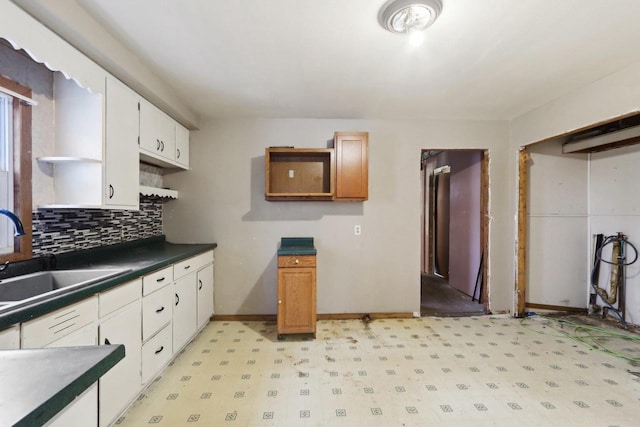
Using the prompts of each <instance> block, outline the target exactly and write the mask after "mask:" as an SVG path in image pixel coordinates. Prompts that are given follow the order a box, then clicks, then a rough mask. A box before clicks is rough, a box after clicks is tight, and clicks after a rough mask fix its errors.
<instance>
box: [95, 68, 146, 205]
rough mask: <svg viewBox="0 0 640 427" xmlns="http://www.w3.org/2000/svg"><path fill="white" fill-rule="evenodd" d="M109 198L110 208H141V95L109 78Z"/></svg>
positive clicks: (106, 202)
mask: <svg viewBox="0 0 640 427" xmlns="http://www.w3.org/2000/svg"><path fill="white" fill-rule="evenodd" d="M106 105H107V108H106V111H107V112H106V146H105V153H106V155H105V165H104V169H105V197H104V204H105V205H107V206H110V207H116V206H117V207H121V208H132V209H137V208H138V194H139V190H138V183H139V181H140V179H139V153H138V135H139V134H140V129H139V118H138V96H137V95H136V94H135V93H134V92H133V91H132V90H130V89H129V88H128V87H126V86H125V85H123V84H122V83H120V82H119V81H117V80H115V79H113V78H107V96H106Z"/></svg>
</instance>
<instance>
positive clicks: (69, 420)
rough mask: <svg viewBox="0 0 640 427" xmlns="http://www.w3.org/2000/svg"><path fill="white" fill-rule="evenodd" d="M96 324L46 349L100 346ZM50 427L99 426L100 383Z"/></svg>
mask: <svg viewBox="0 0 640 427" xmlns="http://www.w3.org/2000/svg"><path fill="white" fill-rule="evenodd" d="M97 329H98V328H97V324H96V323H95V322H93V323H90V324H88V325H86V326H84V327H81V328H80V329H76V330H75V331H73V332H71V333H69V334H67V335H65V336H63V337H60V338H59V339H57V340H56V341H54V342H52V343H49V344H48V345H47V346H46V347H48V348H52V347H75V346H86V345H96V344H98V333H97V332H98V331H97ZM46 425H47V426H49V427H86V426H97V425H98V383H97V382H96V383H94V384H93V385H92V386H91V387H90V388H89V389H87V390H85V392H84V393H82V394H81V395H80V396H78V397H77V398H76V400H74V401H73V402H72V403H70V404H69V405H67V407H66V408H64V409H63V410H62V411H60V412H59V413H58V414H57V415H56V416H55V417H53V418H52V419H51V420H49V422H48V423H47V424H46Z"/></svg>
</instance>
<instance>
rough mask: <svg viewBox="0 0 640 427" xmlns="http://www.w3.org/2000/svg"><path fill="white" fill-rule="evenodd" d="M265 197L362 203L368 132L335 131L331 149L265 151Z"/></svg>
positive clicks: (365, 195) (365, 192) (365, 193)
mask: <svg viewBox="0 0 640 427" xmlns="http://www.w3.org/2000/svg"><path fill="white" fill-rule="evenodd" d="M264 157H265V199H266V200H269V201H292V200H327V201H336V202H349V201H356V202H362V201H365V200H367V199H368V197H369V133H368V132H336V133H335V134H334V137H333V148H293V147H271V148H267V149H266V150H265V155H264Z"/></svg>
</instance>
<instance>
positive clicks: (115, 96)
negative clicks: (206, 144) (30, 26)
mask: <svg viewBox="0 0 640 427" xmlns="http://www.w3.org/2000/svg"><path fill="white" fill-rule="evenodd" d="M103 79H104V80H103V81H104V83H103V87H104V89H103V90H102V92H96V93H94V92H91V91H89V90H87V89H84V88H81V87H80V86H78V85H77V84H76V82H75V81H73V80H70V79H67V78H66V77H64V76H63V75H62V74H61V73H58V72H57V73H56V74H55V76H54V95H55V117H56V142H55V149H54V150H55V151H54V154H53V156H47V157H39V158H38V160H39V161H41V162H48V163H52V164H53V165H54V166H53V178H54V182H55V184H54V187H55V195H54V198H55V201H54V203H53V204H52V205H47V206H43V207H50V208H68V207H78V208H108V209H114V208H117V209H133V210H137V209H138V182H139V176H138V175H139V166H138V162H139V159H138V135H139V129H138V126H139V124H138V123H139V115H138V96H137V95H136V94H135V93H134V92H133V91H131V90H130V89H128V88H127V87H126V86H124V85H123V84H122V83H120V82H119V81H117V80H116V79H115V78H113V77H111V76H107V75H105V77H104V78H103Z"/></svg>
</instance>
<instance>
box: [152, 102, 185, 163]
mask: <svg viewBox="0 0 640 427" xmlns="http://www.w3.org/2000/svg"><path fill="white" fill-rule="evenodd" d="M179 128H181V129H179ZM178 138H179V139H180V142H179V143H178V142H177V139H178ZM178 153H180V155H179V157H180V158H178ZM185 158H186V162H185V161H184V160H185ZM140 159H141V160H143V161H146V162H148V163H151V164H154V165H157V166H162V167H167V168H176V167H177V168H182V169H188V168H189V163H188V159H189V131H188V130H187V129H186V128H183V127H182V126H181V125H180V124H178V123H177V122H176V121H175V120H173V119H172V118H171V117H169V116H168V115H166V114H165V113H164V112H163V111H161V110H160V109H158V108H157V107H156V106H154V105H153V104H151V103H150V102H148V101H146V100H144V99H142V100H141V101H140Z"/></svg>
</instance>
